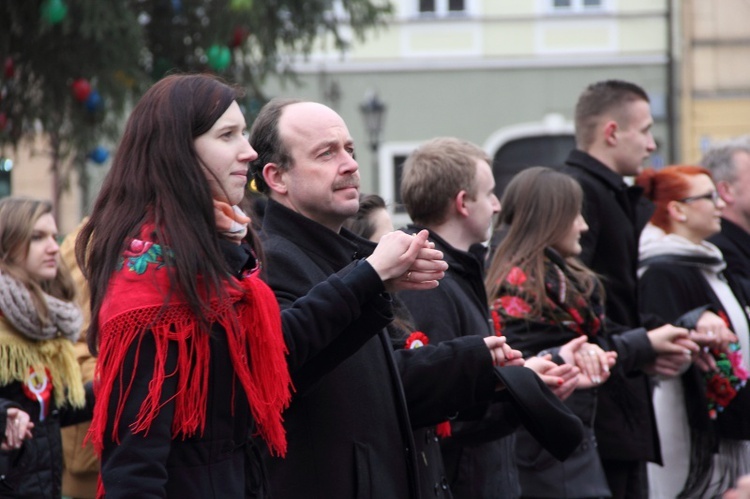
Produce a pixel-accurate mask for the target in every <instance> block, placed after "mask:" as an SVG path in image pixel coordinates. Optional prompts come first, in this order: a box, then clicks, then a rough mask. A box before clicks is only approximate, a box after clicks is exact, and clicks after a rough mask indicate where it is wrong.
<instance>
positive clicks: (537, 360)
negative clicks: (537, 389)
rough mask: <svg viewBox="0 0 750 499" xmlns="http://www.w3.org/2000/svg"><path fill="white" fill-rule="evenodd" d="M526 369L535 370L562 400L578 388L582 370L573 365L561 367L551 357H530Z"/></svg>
mask: <svg viewBox="0 0 750 499" xmlns="http://www.w3.org/2000/svg"><path fill="white" fill-rule="evenodd" d="M525 365H526V367H528V368H529V369H531V370H533V371H534V372H535V373H537V375H538V376H539V377H540V378H541V380H542V381H543V382H544V384H545V385H547V387H548V388H549V389H550V390H552V393H554V394H555V395H557V398H559V399H560V400H565V399H566V398H568V397H569V396H570V394H571V393H573V391H575V389H576V387H577V386H578V379H579V376H578V375H579V374H580V372H581V371H580V370H579V369H578V368H577V367H576V366H573V365H570V364H563V365H561V366H559V365H557V364H555V363H554V362H552V356H551V355H544V356H542V357H530V358H528V359H526V364H525Z"/></svg>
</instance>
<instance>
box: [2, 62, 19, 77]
mask: <svg viewBox="0 0 750 499" xmlns="http://www.w3.org/2000/svg"><path fill="white" fill-rule="evenodd" d="M3 73H4V74H5V78H6V79H10V78H13V75H14V74H15V73H16V67H15V65H14V64H13V59H12V58H11V57H6V58H5V64H4V65H3Z"/></svg>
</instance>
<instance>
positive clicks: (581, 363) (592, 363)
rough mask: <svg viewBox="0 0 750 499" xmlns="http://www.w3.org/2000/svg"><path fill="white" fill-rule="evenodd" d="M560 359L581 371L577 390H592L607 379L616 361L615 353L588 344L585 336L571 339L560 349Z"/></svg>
mask: <svg viewBox="0 0 750 499" xmlns="http://www.w3.org/2000/svg"><path fill="white" fill-rule="evenodd" d="M559 354H560V357H562V358H563V360H564V361H565V362H566V363H567V364H571V365H574V366H577V367H578V368H579V369H580V370H581V376H580V378H581V379H580V380H579V383H578V388H592V387H595V386H598V385H601V384H602V383H604V382H605V381H607V380H608V379H609V375H610V368H611V367H613V366H614V365H615V362H616V361H617V353H616V352H606V351H604V350H602V348H601V347H600V346H599V345H596V344H594V343H589V342H588V338H587V337H586V336H579V337H578V338H575V339H572V340H570V341H569V342H567V343H566V344H565V345H563V346H562V347H561V348H560V352H559Z"/></svg>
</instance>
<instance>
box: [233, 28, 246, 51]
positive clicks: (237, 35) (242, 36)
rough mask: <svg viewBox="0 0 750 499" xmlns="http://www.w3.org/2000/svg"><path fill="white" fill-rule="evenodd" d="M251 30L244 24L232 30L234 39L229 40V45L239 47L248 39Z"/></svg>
mask: <svg viewBox="0 0 750 499" xmlns="http://www.w3.org/2000/svg"><path fill="white" fill-rule="evenodd" d="M248 34H249V32H248V31H247V28H245V27H244V26H237V27H235V28H234V30H232V39H231V40H230V41H229V46H230V47H232V48H237V47H239V46H240V45H242V43H243V42H244V41H245V40H246V39H247V35H248Z"/></svg>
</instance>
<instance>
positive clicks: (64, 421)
mask: <svg viewBox="0 0 750 499" xmlns="http://www.w3.org/2000/svg"><path fill="white" fill-rule="evenodd" d="M83 389H84V390H85V391H86V405H85V406H83V407H82V408H80V409H75V408H72V407H70V406H68V405H66V406H65V407H62V408H61V409H60V426H62V427H65V426H71V425H76V424H78V423H83V422H85V421H91V418H92V417H93V415H94V386H93V383H92V382H91V381H89V382H88V383H84V384H83Z"/></svg>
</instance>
